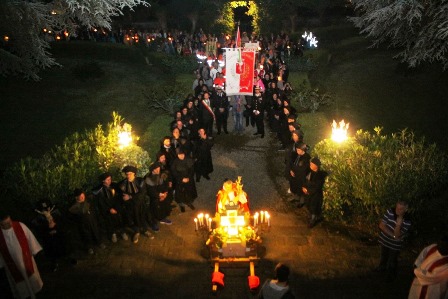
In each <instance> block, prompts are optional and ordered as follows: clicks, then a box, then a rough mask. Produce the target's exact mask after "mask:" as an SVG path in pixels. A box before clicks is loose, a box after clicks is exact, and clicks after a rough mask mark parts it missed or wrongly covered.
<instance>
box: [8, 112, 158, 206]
mask: <svg viewBox="0 0 448 299" xmlns="http://www.w3.org/2000/svg"><path fill="white" fill-rule="evenodd" d="M113 118H114V121H113V122H112V123H110V124H108V126H107V127H108V129H107V130H106V131H104V130H103V128H102V126H101V125H99V126H98V127H97V128H95V129H94V130H90V131H85V132H84V133H82V134H81V133H75V134H73V135H71V136H70V137H67V138H66V139H65V140H64V142H63V144H62V145H58V146H56V147H55V148H54V149H53V150H52V151H50V152H49V153H46V154H45V155H44V156H43V157H41V158H39V159H35V158H30V157H28V158H26V159H22V160H21V161H20V162H18V163H16V164H13V165H12V166H11V167H10V168H8V169H7V170H6V171H5V175H4V179H3V182H2V184H3V188H4V189H5V190H7V192H6V194H7V198H10V199H13V200H14V201H15V203H16V204H19V205H22V204H23V206H26V207H29V206H30V205H32V204H33V203H35V202H36V201H37V200H39V199H41V198H49V199H51V200H52V201H53V202H54V203H59V204H60V205H61V206H64V205H66V204H67V201H66V199H67V198H69V197H70V196H71V194H72V192H73V190H74V189H75V188H79V187H82V188H84V189H86V190H88V189H89V188H91V187H93V186H94V185H96V184H97V183H98V182H97V177H98V175H99V174H100V173H102V172H104V171H111V172H112V173H113V174H114V175H115V178H116V179H120V177H118V173H120V170H121V168H122V167H123V166H125V165H127V164H131V165H134V166H136V167H138V169H139V175H143V174H145V173H146V172H147V171H148V167H149V162H150V159H149V155H148V153H147V152H146V151H144V150H143V149H142V148H140V147H138V146H136V145H131V146H128V147H126V148H123V149H120V148H119V144H118V137H117V133H118V130H120V129H121V122H122V120H123V119H122V118H121V117H120V116H119V115H118V114H117V113H115V112H114V113H113ZM4 200H6V199H4Z"/></svg>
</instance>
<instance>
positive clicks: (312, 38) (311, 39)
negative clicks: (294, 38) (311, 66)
mask: <svg viewBox="0 0 448 299" xmlns="http://www.w3.org/2000/svg"><path fill="white" fill-rule="evenodd" d="M302 37H303V38H304V39H305V40H306V41H307V42H308V43H309V44H310V48H313V47H314V48H317V43H318V42H319V41H318V40H317V39H316V37H315V36H313V33H312V32H310V33H309V34H308V33H307V32H306V31H305V33H304V34H303V35H302Z"/></svg>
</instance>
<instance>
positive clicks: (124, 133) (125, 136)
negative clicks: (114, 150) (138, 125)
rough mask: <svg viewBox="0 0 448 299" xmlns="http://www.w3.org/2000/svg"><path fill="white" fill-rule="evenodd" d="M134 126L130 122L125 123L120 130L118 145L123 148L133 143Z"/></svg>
mask: <svg viewBox="0 0 448 299" xmlns="http://www.w3.org/2000/svg"><path fill="white" fill-rule="evenodd" d="M131 129H132V127H131V126H130V125H129V124H126V123H125V124H124V125H123V127H122V128H121V130H119V131H118V147H119V148H120V149H123V148H125V147H128V146H129V145H131V143H132V133H131Z"/></svg>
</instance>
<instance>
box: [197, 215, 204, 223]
mask: <svg viewBox="0 0 448 299" xmlns="http://www.w3.org/2000/svg"><path fill="white" fill-rule="evenodd" d="M198 219H199V225H200V226H203V225H204V214H202V213H201V214H199V215H198Z"/></svg>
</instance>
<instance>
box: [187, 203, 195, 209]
mask: <svg viewBox="0 0 448 299" xmlns="http://www.w3.org/2000/svg"><path fill="white" fill-rule="evenodd" d="M187 206H188V207H189V208H190V209H192V210H196V208H195V207H194V206H193V204H191V203H187Z"/></svg>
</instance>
